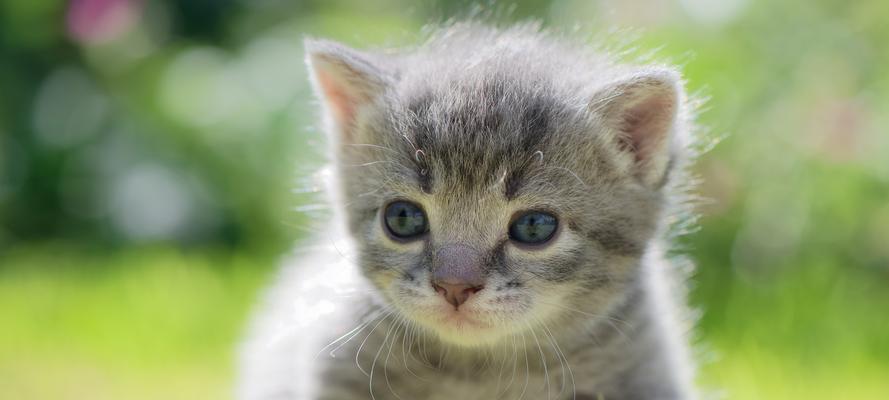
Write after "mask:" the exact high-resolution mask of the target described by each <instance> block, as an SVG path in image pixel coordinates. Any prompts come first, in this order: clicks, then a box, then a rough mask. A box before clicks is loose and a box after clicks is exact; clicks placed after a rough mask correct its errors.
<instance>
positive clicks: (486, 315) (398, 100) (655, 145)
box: [309, 43, 680, 346]
mask: <svg viewBox="0 0 889 400" xmlns="http://www.w3.org/2000/svg"><path fill="white" fill-rule="evenodd" d="M309 45H310V47H313V48H310V52H309V64H310V67H311V68H312V70H313V77H314V83H315V87H316V90H317V92H318V93H319V96H320V98H321V99H322V101H323V103H324V104H325V110H326V112H327V114H326V115H327V119H328V122H330V129H331V130H332V131H333V133H335V135H334V139H335V140H334V141H335V146H334V147H335V150H336V161H337V164H338V170H339V173H340V179H341V185H342V192H343V201H344V203H345V211H346V216H347V219H348V225H349V228H350V231H351V234H352V235H353V236H354V237H355V239H356V241H357V243H358V249H359V252H360V254H359V263H360V266H361V268H362V270H363V272H364V274H365V275H366V276H367V278H369V280H370V281H371V282H373V284H374V285H375V286H376V287H377V289H378V290H379V292H380V293H381V294H382V295H383V297H384V298H385V299H386V301H387V302H389V303H390V304H391V305H392V306H393V307H394V308H395V310H397V314H398V315H399V316H400V317H402V318H403V319H405V320H407V321H410V322H413V323H414V324H415V325H418V326H420V327H423V328H425V329H426V330H428V331H432V332H435V333H437V334H438V336H439V337H440V338H442V340H444V341H446V342H449V343H454V344H459V345H465V346H477V345H483V344H493V343H497V342H498V341H512V340H515V338H516V337H521V335H522V334H524V332H525V331H527V330H529V329H531V328H532V327H535V328H537V327H540V326H543V325H547V326H559V328H560V329H567V328H569V327H571V326H576V325H575V324H572V323H571V322H576V321H589V320H590V319H591V318H594V317H591V316H601V317H602V318H603V319H604V318H605V314H608V313H609V311H610V309H611V308H612V307H615V306H616V305H617V304H619V303H620V302H621V300H622V299H624V298H625V297H626V296H627V295H628V294H629V292H630V290H631V288H634V287H636V286H637V285H638V276H639V272H638V269H639V261H640V259H641V257H642V256H643V253H644V252H645V250H646V245H647V243H648V242H649V241H650V240H651V238H652V236H653V234H654V232H655V230H656V228H657V225H658V216H659V214H660V209H661V208H662V203H663V195H662V193H661V190H660V189H661V187H662V186H663V184H664V182H665V179H666V177H667V173H668V172H669V169H670V168H669V164H670V162H668V159H671V158H672V157H671V155H669V152H670V151H669V149H670V148H671V146H672V145H671V140H670V137H671V132H672V131H673V130H674V121H675V120H676V115H677V109H678V106H679V100H678V99H679V97H680V95H679V92H678V90H677V85H678V84H677V83H676V82H677V78H676V76H675V74H673V73H671V72H669V71H662V70H644V71H641V72H638V73H635V74H630V75H629V76H625V77H616V76H612V77H610V78H608V80H610V81H611V82H605V83H599V84H597V85H588V86H589V87H585V86H584V80H585V79H591V78H590V77H589V76H582V77H580V78H577V77H575V78H576V79H572V75H571V74H566V75H564V76H563V75H559V74H555V75H553V72H552V71H550V69H552V68H549V67H548V66H547V65H544V64H545V63H546V62H547V61H546V60H539V61H538V62H539V63H540V65H538V66H536V67H535V65H537V64H534V63H519V62H513V63H506V62H495V61H498V60H499V59H496V58H492V60H495V61H491V62H492V64H491V66H490V67H488V66H485V65H484V64H471V65H469V64H467V65H465V66H464V65H456V64H453V61H454V60H450V59H449V60H447V62H448V63H449V64H445V65H446V66H442V67H440V68H439V67H430V66H429V65H425V66H422V65H419V64H418V66H417V67H416V68H414V69H408V68H404V69H402V70H400V71H398V73H395V72H392V71H386V68H396V67H393V64H387V63H377V62H376V61H379V60H375V59H374V58H368V57H366V56H365V55H363V54H361V53H357V52H354V51H352V50H348V49H345V48H343V47H342V46H340V45H336V44H330V43H315V44H312V43H310V44H309ZM516 48H519V49H520V48H521V47H516ZM516 57H518V59H519V60H524V58H526V56H525V55H519V56H516ZM528 57H530V56H528ZM470 61H471V60H470ZM499 61H502V60H499ZM503 65H511V66H514V67H510V69H503V67H502V66H503ZM469 70H472V71H474V72H468V71H469ZM556 75H558V76H556ZM581 78H582V79H581ZM602 79H604V78H602ZM516 335H518V336H516Z"/></svg>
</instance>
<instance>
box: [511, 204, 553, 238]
mask: <svg viewBox="0 0 889 400" xmlns="http://www.w3.org/2000/svg"><path fill="white" fill-rule="evenodd" d="M558 226H559V221H558V220H557V219H556V217H554V216H552V215H550V214H547V213H544V212H540V211H531V212H528V213H526V214H524V215H522V216H520V217H518V218H516V219H515V221H513V222H512V225H510V226H509V238H510V239H512V240H515V241H516V242H519V243H527V244H540V243H543V242H546V241H547V240H549V239H550V238H552V237H553V234H555V233H556V228H557V227H558Z"/></svg>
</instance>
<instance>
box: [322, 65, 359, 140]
mask: <svg viewBox="0 0 889 400" xmlns="http://www.w3.org/2000/svg"><path fill="white" fill-rule="evenodd" d="M318 83H319V84H320V86H321V90H323V91H324V96H325V97H326V99H327V102H328V106H329V107H330V109H331V112H332V113H333V117H334V118H335V119H336V122H337V124H339V125H341V126H343V127H347V126H349V125H351V124H352V120H353V119H354V118H355V107H356V105H355V101H354V100H353V99H352V98H351V97H350V96H349V93H348V92H347V91H346V90H345V88H343V86H342V85H341V84H340V83H339V82H337V80H336V79H335V78H333V77H332V76H330V74H328V73H326V72H323V71H319V72H318Z"/></svg>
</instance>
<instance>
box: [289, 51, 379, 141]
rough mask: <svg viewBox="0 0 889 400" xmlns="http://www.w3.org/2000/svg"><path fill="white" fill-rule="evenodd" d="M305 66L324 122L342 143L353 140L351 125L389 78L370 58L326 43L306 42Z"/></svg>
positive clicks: (352, 127) (352, 126)
mask: <svg viewBox="0 0 889 400" xmlns="http://www.w3.org/2000/svg"><path fill="white" fill-rule="evenodd" d="M305 48H306V63H307V64H308V67H309V73H310V75H311V77H312V85H313V86H314V89H315V94H316V95H317V96H318V99H319V100H321V103H322V104H323V106H324V113H325V118H327V119H329V121H330V122H331V123H332V124H333V127H332V128H333V129H334V130H335V131H336V132H337V133H338V135H336V136H338V137H336V138H334V139H335V140H338V141H339V142H341V143H350V142H353V141H354V140H355V137H354V136H355V132H354V128H355V127H354V123H355V119H356V117H357V116H358V114H359V113H360V112H361V110H362V108H363V107H366V106H367V105H369V104H371V103H372V102H373V101H374V99H376V98H377V96H379V95H381V94H382V93H383V92H384V91H385V90H386V87H387V86H388V85H389V84H390V83H391V80H392V76H391V75H390V74H388V73H387V72H385V70H384V69H383V68H381V67H380V66H379V65H378V61H379V60H376V59H374V58H373V57H372V56H370V55H368V54H365V53H362V52H360V51H357V50H353V49H350V48H348V47H346V46H344V45H341V44H339V43H336V42H331V41H327V40H315V39H306V41H305Z"/></svg>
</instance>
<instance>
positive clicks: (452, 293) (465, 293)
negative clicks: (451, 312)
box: [432, 282, 483, 307]
mask: <svg viewBox="0 0 889 400" xmlns="http://www.w3.org/2000/svg"><path fill="white" fill-rule="evenodd" d="M432 287H434V288H435V291H436V292H438V293H441V294H442V295H443V296H444V297H445V300H447V301H448V303H451V304H453V305H454V307H460V305H461V304H463V303H465V302H466V300H469V296H471V295H472V294H473V293H476V292H478V291H479V290H482V289H483V287H482V286H472V285H466V284H457V285H455V284H451V283H444V282H441V283H435V282H432Z"/></svg>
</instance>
